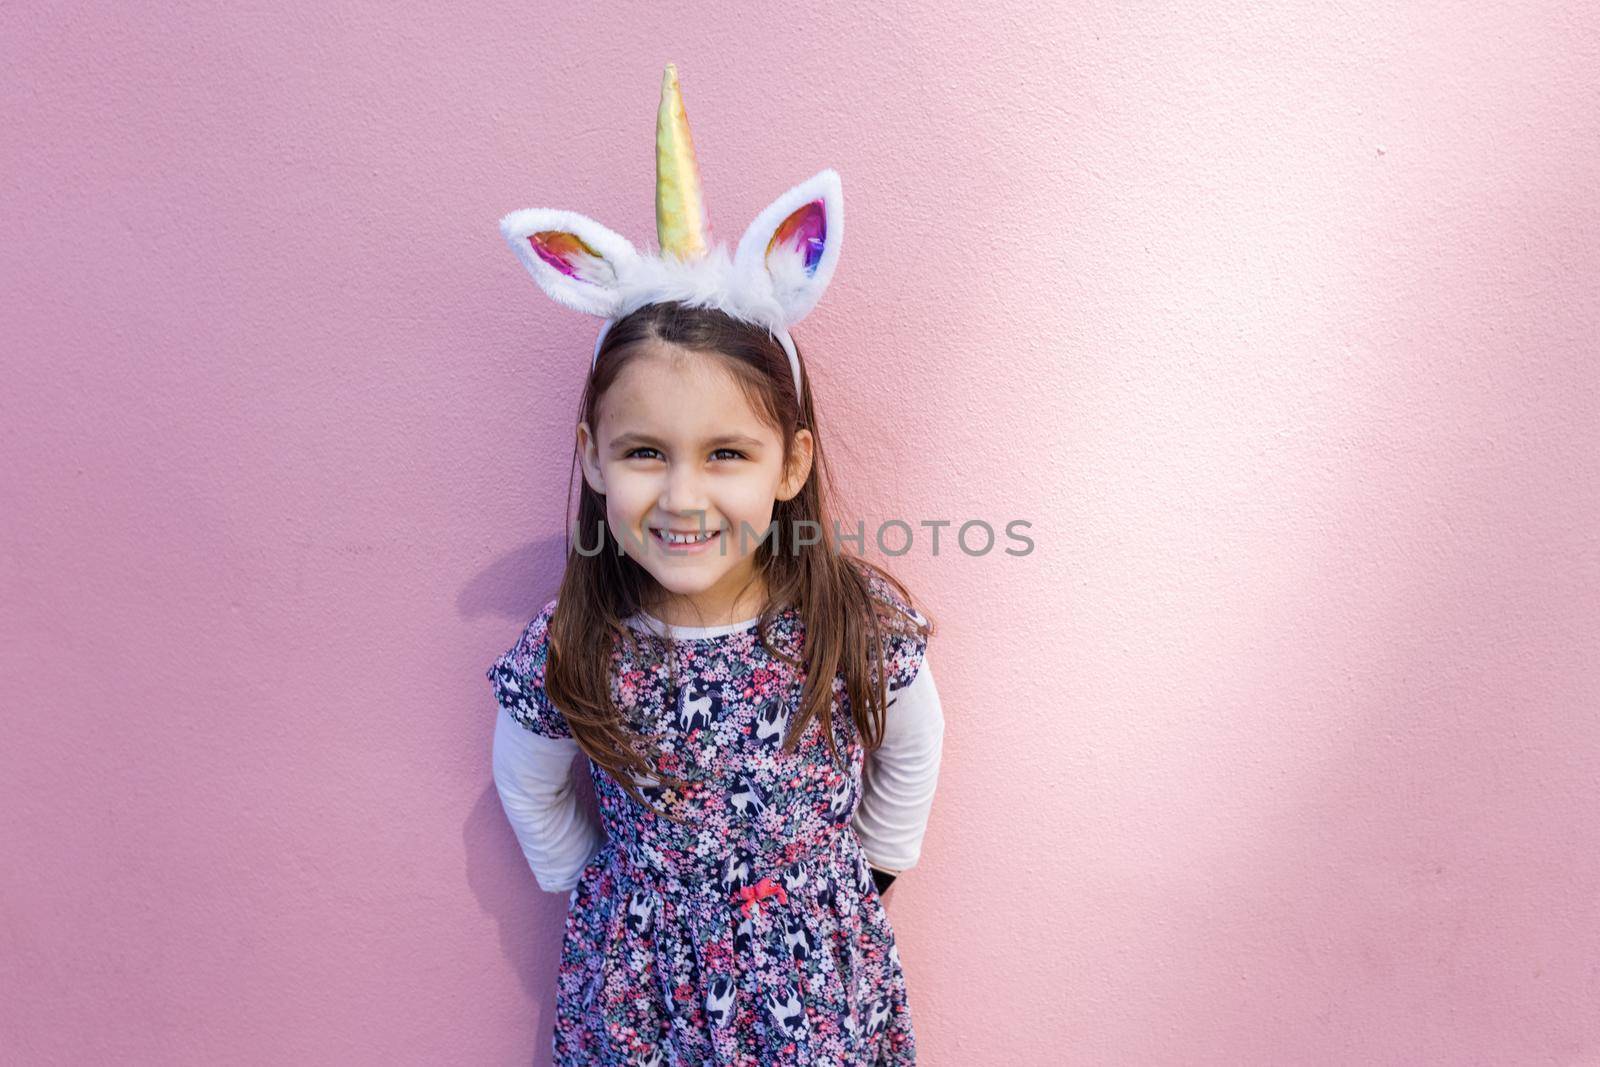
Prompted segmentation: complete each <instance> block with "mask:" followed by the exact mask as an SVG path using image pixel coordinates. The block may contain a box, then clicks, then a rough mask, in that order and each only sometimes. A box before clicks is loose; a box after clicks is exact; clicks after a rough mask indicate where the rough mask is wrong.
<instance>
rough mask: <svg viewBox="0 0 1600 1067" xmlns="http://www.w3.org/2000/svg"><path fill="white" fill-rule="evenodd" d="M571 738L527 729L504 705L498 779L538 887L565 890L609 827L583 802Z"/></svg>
mask: <svg viewBox="0 0 1600 1067" xmlns="http://www.w3.org/2000/svg"><path fill="white" fill-rule="evenodd" d="M580 751H581V750H580V749H579V748H578V742H577V741H575V740H573V739H572V738H570V737H568V738H556V737H547V736H545V735H544V734H539V733H534V732H533V731H531V730H528V729H526V728H525V727H524V726H523V725H522V724H521V723H519V722H518V721H517V719H516V718H515V717H514V716H513V715H512V713H511V712H510V711H509V710H508V709H506V708H504V707H502V708H501V709H500V712H499V715H498V716H497V717H496V720H495V729H494V746H493V764H494V784H495V789H496V791H497V792H498V793H499V794H500V806H501V807H502V808H503V809H504V810H505V813H506V818H507V819H508V820H509V821H510V823H511V829H512V830H513V831H514V832H515V833H516V835H517V843H518V844H519V845H521V846H522V855H523V857H524V858H525V859H526V860H527V861H528V867H529V869H530V870H532V871H533V876H534V879H535V880H536V881H537V882H538V883H539V888H540V889H543V890H545V891H547V892H551V893H555V892H567V891H570V890H571V889H573V888H574V887H576V886H577V884H578V877H579V876H580V875H581V874H582V873H583V869H584V867H585V866H587V865H588V862H589V860H590V859H592V858H593V856H594V854H595V852H596V851H598V850H599V848H600V846H601V845H603V844H604V843H605V831H604V830H603V829H601V827H600V825H599V821H598V819H596V818H595V816H594V815H593V814H592V813H591V812H590V810H589V808H588V807H587V806H586V805H584V804H582V803H580V802H579V801H580V798H579V796H578V792H577V790H576V789H575V788H574V784H573V782H574V780H573V765H574V764H573V757H574V756H576V755H577V754H578V753H579V752H580Z"/></svg>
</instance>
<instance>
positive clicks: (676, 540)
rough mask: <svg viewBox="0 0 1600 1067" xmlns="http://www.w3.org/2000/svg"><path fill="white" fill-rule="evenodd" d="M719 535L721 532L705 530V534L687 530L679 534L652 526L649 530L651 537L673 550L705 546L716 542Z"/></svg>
mask: <svg viewBox="0 0 1600 1067" xmlns="http://www.w3.org/2000/svg"><path fill="white" fill-rule="evenodd" d="M721 533H722V531H721V530H707V531H706V532H705V533H701V532H700V531H699V530H688V531H684V532H681V533H680V532H678V531H675V530H663V529H661V528H660V527H656V526H652V527H651V528H650V534H651V536H652V537H654V538H655V539H656V540H658V541H660V542H661V543H662V544H664V545H668V546H670V547H673V548H685V547H693V546H694V545H703V544H707V543H708V542H711V541H714V540H716V539H717V537H718V536H720V535H721Z"/></svg>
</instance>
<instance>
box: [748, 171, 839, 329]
mask: <svg viewBox="0 0 1600 1067" xmlns="http://www.w3.org/2000/svg"><path fill="white" fill-rule="evenodd" d="M843 240H844V190H843V187H842V183H841V182H840V180H839V175H838V173H837V172H836V171H834V170H832V169H829V170H823V171H818V172H817V173H816V174H814V175H812V176H811V177H810V178H807V179H806V180H805V181H803V182H801V183H800V184H799V185H796V186H795V187H794V188H793V189H790V190H789V191H788V192H786V193H784V194H783V195H782V196H780V197H778V199H776V200H774V201H773V202H772V203H771V204H769V205H767V207H766V209H765V210H763V211H762V212H761V214H759V215H757V216H756V218H755V221H754V222H752V223H751V224H750V226H749V228H748V229H746V230H745V231H744V236H743V237H742V238H740V239H739V250H738V251H737V252H736V253H735V254H734V269H735V270H736V271H737V272H738V273H739V274H740V275H741V276H742V277H743V278H746V279H751V280H754V279H756V278H764V279H765V280H766V281H767V283H769V284H770V286H771V289H772V296H773V298H774V299H775V300H776V301H777V302H778V305H779V307H781V308H782V309H783V313H784V316H785V319H786V321H787V324H788V325H790V326H792V325H794V324H795V323H797V322H799V321H800V320H801V319H803V318H805V317H806V315H807V313H809V312H810V311H811V309H812V308H814V307H816V305H817V301H818V300H821V299H822V294H823V292H824V291H825V290H826V289H827V288H828V282H829V281H831V280H832V278H833V268H834V266H835V265H836V264H837V263H838V262H839V246H840V244H841V242H842V241H843Z"/></svg>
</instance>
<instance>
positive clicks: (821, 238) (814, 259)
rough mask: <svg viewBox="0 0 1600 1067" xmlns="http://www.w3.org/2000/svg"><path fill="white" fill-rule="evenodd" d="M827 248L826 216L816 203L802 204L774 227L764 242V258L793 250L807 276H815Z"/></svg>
mask: <svg viewBox="0 0 1600 1067" xmlns="http://www.w3.org/2000/svg"><path fill="white" fill-rule="evenodd" d="M827 244H828V213H827V211H826V210H825V209H824V207H823V204H822V201H821V200H820V199H819V200H813V201H811V202H810V203H809V204H802V205H801V206H800V207H798V208H796V209H795V210H794V211H792V212H790V213H789V217H788V218H786V219H784V220H783V221H782V222H780V223H779V224H778V228H777V229H775V230H773V231H772V240H770V241H768V242H767V252H766V254H767V258H769V259H770V258H771V257H772V253H773V251H774V250H775V249H780V248H783V249H793V250H795V251H797V252H799V253H800V254H801V265H802V266H803V267H804V268H805V272H806V274H808V275H811V274H815V273H816V272H817V264H818V263H820V262H821V261H822V253H823V250H824V249H825V248H826V247H827Z"/></svg>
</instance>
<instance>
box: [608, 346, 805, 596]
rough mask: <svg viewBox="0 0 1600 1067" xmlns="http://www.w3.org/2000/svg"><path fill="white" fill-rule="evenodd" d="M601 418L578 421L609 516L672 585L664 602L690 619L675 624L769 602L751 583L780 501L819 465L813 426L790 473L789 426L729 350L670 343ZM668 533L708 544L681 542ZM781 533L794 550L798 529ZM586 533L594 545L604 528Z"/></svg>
mask: <svg viewBox="0 0 1600 1067" xmlns="http://www.w3.org/2000/svg"><path fill="white" fill-rule="evenodd" d="M595 418H596V422H598V423H599V425H598V427H595V428H591V427H590V426H589V424H588V423H587V422H584V423H580V424H579V426H578V452H579V456H580V457H581V462H582V466H583V476H584V480H585V481H587V482H588V483H589V486H590V488H592V489H593V490H594V491H595V492H597V493H599V494H601V495H602V496H604V497H605V501H606V524H607V525H608V526H609V527H610V530H611V534H612V536H613V537H614V538H615V539H616V540H617V542H618V543H619V544H620V545H621V546H622V550H623V551H624V552H625V553H627V554H628V555H629V556H632V557H633V558H634V559H635V560H637V561H638V563H639V565H640V566H642V567H643V568H644V569H645V570H646V571H648V572H649V573H650V575H651V576H652V577H654V578H655V580H656V581H657V582H658V583H660V585H661V587H662V590H663V591H664V592H665V593H666V594H667V595H666V596H665V598H664V601H665V604H664V606H665V607H667V608H669V609H674V608H675V609H678V610H677V611H673V612H671V613H672V614H681V615H682V618H679V619H674V618H670V617H669V618H665V619H664V621H666V622H668V623H671V624H672V625H697V624H698V625H717V624H718V623H719V622H734V621H740V620H742V619H744V618H745V617H746V614H745V613H746V612H750V611H754V610H757V609H758V608H759V606H760V603H759V599H758V598H760V597H762V596H763V595H764V594H765V590H763V589H761V588H759V587H755V586H752V587H751V588H749V589H746V583H747V582H749V581H750V579H751V577H752V576H753V575H754V567H755V551H756V548H757V546H758V545H759V543H760V537H761V535H762V534H763V533H764V532H766V529H767V526H768V524H769V523H770V522H771V521H772V512H773V506H774V505H775V504H776V502H777V501H779V500H788V499H790V498H791V497H793V496H794V495H795V494H796V493H798V492H799V491H800V490H801V488H802V487H803V486H804V485H805V482H806V478H807V477H809V475H810V473H811V457H812V438H811V432H810V431H809V430H804V429H802V430H799V431H797V432H796V434H795V446H794V453H795V454H794V456H793V458H792V460H791V462H790V468H789V470H787V471H785V470H784V465H783V442H782V441H781V440H780V439H779V435H778V431H777V430H775V429H773V428H772V427H771V426H769V425H767V424H766V422H764V421H763V420H762V419H761V417H760V416H759V415H757V414H756V412H755V411H754V410H753V409H752V408H751V407H750V404H749V402H748V401H746V400H745V397H744V393H743V392H742V391H741V390H740V388H739V386H738V384H737V383H736V382H735V381H734V378H733V376H732V375H731V374H730V373H729V372H728V371H727V370H726V369H725V368H724V367H723V366H722V365H721V363H720V360H719V359H718V357H716V356H712V355H706V354H704V353H700V352H694V351H690V350H687V349H682V348H678V347H676V346H673V345H665V344H660V343H652V344H651V345H650V347H649V348H648V350H647V351H645V352H642V353H640V354H639V356H638V357H637V358H635V359H633V360H632V361H630V362H629V364H628V365H627V367H625V368H624V369H623V370H622V372H621V373H620V374H619V375H618V376H617V378H616V380H615V381H614V382H613V383H612V385H611V388H610V389H608V390H607V391H606V394H605V396H603V397H602V398H601V399H600V402H599V404H598V405H597V408H596V416H595ZM664 531H673V532H677V533H681V534H685V535H688V536H689V537H691V538H693V539H695V542H696V543H692V544H683V545H680V544H672V543H669V542H668V541H667V540H666V538H665V537H664ZM778 533H779V535H780V537H779V540H778V541H777V547H778V548H779V549H780V550H781V551H792V548H791V547H790V546H791V538H792V533H793V531H789V530H782V531H778ZM741 534H742V536H741ZM584 539H585V540H584V543H586V544H593V542H594V538H593V534H592V532H586V533H584ZM741 593H742V596H741ZM703 620H713V621H703Z"/></svg>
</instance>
